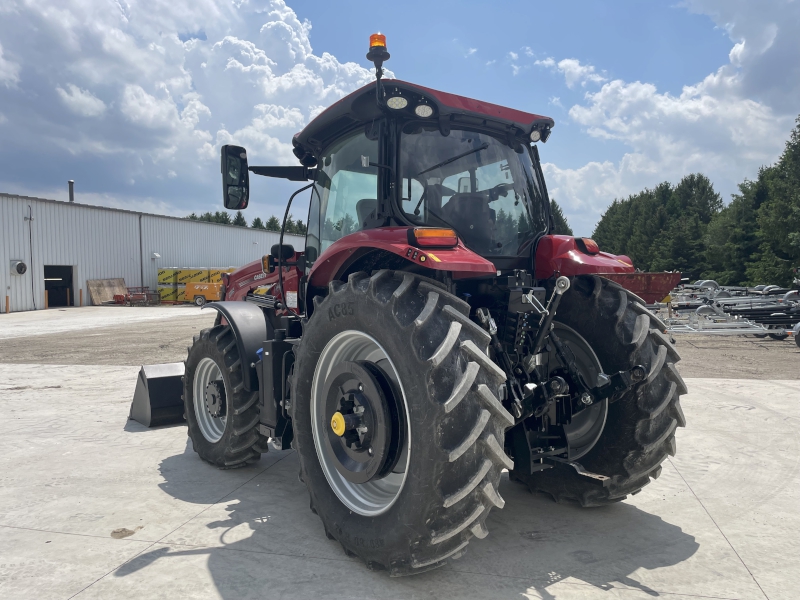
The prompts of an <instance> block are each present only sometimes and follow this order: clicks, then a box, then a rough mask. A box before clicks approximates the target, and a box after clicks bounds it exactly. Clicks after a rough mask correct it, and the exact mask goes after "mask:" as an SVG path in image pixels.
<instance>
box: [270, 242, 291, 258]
mask: <svg viewBox="0 0 800 600" xmlns="http://www.w3.org/2000/svg"><path fill="white" fill-rule="evenodd" d="M269 254H270V256H272V258H273V260H275V261H277V260H278V257H279V256H280V259H281V261H286V260H289V259H290V258H292V257H293V256H294V246H292V245H291V244H283V245H282V246H281V245H280V244H275V245H274V246H272V248H270V250H269Z"/></svg>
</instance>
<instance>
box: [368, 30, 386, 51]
mask: <svg viewBox="0 0 800 600" xmlns="http://www.w3.org/2000/svg"><path fill="white" fill-rule="evenodd" d="M375 46H383V47H384V48H385V47H386V36H385V35H383V34H382V33H373V34H372V35H371V36H369V47H370V48H374V47H375Z"/></svg>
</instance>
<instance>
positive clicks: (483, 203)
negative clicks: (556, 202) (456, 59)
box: [293, 80, 553, 268]
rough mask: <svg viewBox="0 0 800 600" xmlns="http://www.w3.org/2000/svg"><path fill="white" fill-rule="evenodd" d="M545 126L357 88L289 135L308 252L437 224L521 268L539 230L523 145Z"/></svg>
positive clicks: (415, 90) (414, 90)
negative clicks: (303, 171) (309, 187)
mask: <svg viewBox="0 0 800 600" xmlns="http://www.w3.org/2000/svg"><path fill="white" fill-rule="evenodd" d="M376 90H377V95H378V97H377V99H376ZM552 126H553V121H552V119H549V118H547V117H541V116H539V115H533V114H528V113H522V112H520V111H512V110H509V109H505V108H502V107H499V106H495V105H491V104H487V103H484V102H479V101H476V100H472V99H470V98H464V97H461V96H454V95H452V94H446V93H444V92H439V91H436V90H431V89H428V88H423V87H420V86H416V85H413V84H410V83H406V82H402V81H396V80H388V81H380V80H379V81H376V82H375V83H371V84H369V85H367V86H364V87H363V88H361V89H360V90H357V91H356V92H354V93H353V94H351V95H349V96H347V97H346V98H344V99H342V100H341V101H339V102H338V103H337V104H335V105H333V106H332V107H330V108H329V109H328V110H326V111H324V112H323V113H322V114H320V115H319V116H318V117H317V118H316V119H314V120H313V121H312V122H311V123H309V125H308V126H307V127H306V128H305V129H304V130H303V131H302V132H300V133H299V134H297V135H296V136H295V137H294V140H293V144H294V148H295V154H296V155H297V156H298V158H300V159H301V161H302V162H303V163H304V164H307V165H311V164H313V165H314V166H316V169H314V171H315V175H316V176H315V184H314V187H313V192H312V198H311V205H310V210H309V220H308V222H309V234H308V242H307V246H308V247H310V248H314V249H315V250H316V253H317V254H321V253H322V252H324V251H325V250H327V248H328V247H330V246H331V244H333V243H334V242H335V241H337V240H339V239H341V238H343V237H345V236H347V235H349V234H351V233H354V232H356V231H362V230H367V229H374V228H378V227H392V226H399V227H409V226H410V227H420V226H422V227H437V228H441V227H445V228H451V229H453V230H455V232H456V233H457V234H458V237H459V238H460V239H461V240H462V241H463V243H464V244H465V245H466V246H467V247H468V248H469V249H471V250H472V251H473V252H475V253H477V254H479V255H481V256H483V257H486V258H488V259H489V260H491V261H492V262H494V263H495V264H496V266H497V268H514V267H515V268H526V267H527V266H529V262H530V258H531V246H532V242H533V241H534V240H535V239H536V238H537V237H538V236H540V235H543V234H545V233H547V230H548V224H549V200H548V198H547V189H546V187H545V183H544V177H543V176H542V172H541V166H540V164H539V157H538V152H537V151H536V149H535V147H533V146H531V143H532V140H534V139H535V140H545V139H547V137H548V136H549V132H550V128H551V127H552ZM312 253H313V251H312Z"/></svg>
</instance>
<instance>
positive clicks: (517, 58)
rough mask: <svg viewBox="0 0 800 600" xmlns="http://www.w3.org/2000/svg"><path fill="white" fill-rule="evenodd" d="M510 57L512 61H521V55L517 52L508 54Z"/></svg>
mask: <svg viewBox="0 0 800 600" xmlns="http://www.w3.org/2000/svg"><path fill="white" fill-rule="evenodd" d="M508 57H509V58H510V59H511V60H519V54H517V53H516V52H509V53H508Z"/></svg>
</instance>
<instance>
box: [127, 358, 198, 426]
mask: <svg viewBox="0 0 800 600" xmlns="http://www.w3.org/2000/svg"><path fill="white" fill-rule="evenodd" d="M183 373H184V365H183V363H182V362H179V363H167V364H162V365H142V368H141V370H140V371H139V377H138V378H137V379H136V391H135V392H134V393H133V402H132V403H131V412H130V415H129V417H128V418H130V419H133V420H134V421H138V422H139V423H141V424H142V425H144V426H145V427H158V426H159V425H171V424H178V423H183V422H184V417H183V397H182V396H183Z"/></svg>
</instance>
